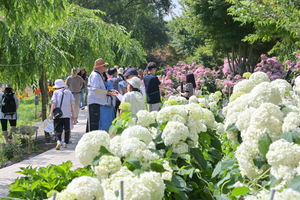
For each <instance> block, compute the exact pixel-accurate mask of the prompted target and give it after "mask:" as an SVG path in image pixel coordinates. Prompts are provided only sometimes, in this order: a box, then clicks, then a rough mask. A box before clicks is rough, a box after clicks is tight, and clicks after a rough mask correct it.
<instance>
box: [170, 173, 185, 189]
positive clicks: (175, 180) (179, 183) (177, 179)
mask: <svg viewBox="0 0 300 200" xmlns="http://www.w3.org/2000/svg"><path fill="white" fill-rule="evenodd" d="M172 182H173V183H174V184H175V185H176V186H177V187H181V188H185V187H186V182H185V181H184V180H183V178H181V177H180V176H177V175H174V176H172Z"/></svg>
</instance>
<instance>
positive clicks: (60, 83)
mask: <svg viewBox="0 0 300 200" xmlns="http://www.w3.org/2000/svg"><path fill="white" fill-rule="evenodd" d="M64 87H66V85H65V84H64V81H63V80H62V79H56V80H55V82H54V88H64Z"/></svg>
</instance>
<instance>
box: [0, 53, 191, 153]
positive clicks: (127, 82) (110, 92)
mask: <svg viewBox="0 0 300 200" xmlns="http://www.w3.org/2000/svg"><path fill="white" fill-rule="evenodd" d="M107 66H108V63H106V62H105V61H104V60H103V59H102V58H99V59H97V60H96V61H95V62H94V67H93V71H92V72H91V73H90V75H89V76H87V72H86V68H83V69H80V70H77V69H72V70H71V73H70V76H68V77H67V78H66V80H65V81H64V80H62V79H56V80H55V82H54V88H55V89H56V90H55V91H54V92H53V95H52V98H51V107H50V114H49V119H50V120H53V124H54V132H55V137H56V140H57V145H56V149H57V150H59V149H60V148H61V146H62V147H67V144H68V143H69V142H70V137H71V129H72V128H73V126H74V125H76V123H78V115H79V110H84V109H85V108H86V107H87V109H88V117H87V124H86V132H90V131H93V130H105V131H108V130H109V127H110V126H111V124H112V121H113V120H114V119H115V118H116V117H117V116H119V115H121V114H122V112H123V110H122V109H119V106H120V104H122V103H124V102H127V103H130V108H129V110H130V111H131V115H132V116H135V115H136V113H137V112H138V111H140V110H146V106H145V104H146V103H147V107H148V108H147V110H148V111H149V112H152V111H158V110H159V109H160V102H161V89H162V88H163V85H164V76H162V78H161V80H159V78H158V77H157V76H156V71H157V68H158V67H157V65H156V63H155V62H149V63H148V64H147V67H146V70H145V72H146V73H145V74H144V73H143V71H142V70H141V69H136V68H133V67H131V66H127V67H126V69H125V70H124V69H123V68H122V67H120V68H119V67H118V66H114V67H112V68H107ZM185 82H186V84H185V86H182V89H181V90H182V91H181V96H184V97H186V98H187V99H188V98H189V97H190V96H192V95H193V94H194V89H195V86H196V84H195V79H194V75H193V74H192V73H189V74H186V80H185ZM11 90H12V89H11V88H10V87H7V88H6V89H5V90H4V93H3V94H5V92H12V91H11ZM85 90H86V91H85ZM3 94H2V95H3ZM85 94H87V95H86V101H85ZM15 100H16V106H19V102H18V98H16V97H15ZM85 102H86V103H85ZM57 108H59V110H61V112H62V115H61V116H59V117H54V110H56V109H57ZM0 119H1V124H2V131H3V133H4V137H5V139H6V140H8V134H7V120H9V122H10V124H11V126H12V127H15V126H16V120H17V113H16V114H15V115H14V116H13V117H12V118H9V119H8V117H6V116H4V114H3V113H2V112H0Z"/></svg>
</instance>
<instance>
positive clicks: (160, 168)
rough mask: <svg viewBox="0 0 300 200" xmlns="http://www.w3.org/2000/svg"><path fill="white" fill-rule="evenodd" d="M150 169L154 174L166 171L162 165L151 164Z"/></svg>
mask: <svg viewBox="0 0 300 200" xmlns="http://www.w3.org/2000/svg"><path fill="white" fill-rule="evenodd" d="M150 168H151V170H152V171H155V172H165V171H167V170H165V168H164V167H163V165H161V164H159V163H151V164H150Z"/></svg>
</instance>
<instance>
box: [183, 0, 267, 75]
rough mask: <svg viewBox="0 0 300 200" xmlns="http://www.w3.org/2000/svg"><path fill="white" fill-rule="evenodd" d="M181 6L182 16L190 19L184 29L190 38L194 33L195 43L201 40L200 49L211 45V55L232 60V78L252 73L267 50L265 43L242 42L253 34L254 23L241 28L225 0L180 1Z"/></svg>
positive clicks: (186, 19)
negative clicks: (183, 10)
mask: <svg viewBox="0 0 300 200" xmlns="http://www.w3.org/2000/svg"><path fill="white" fill-rule="evenodd" d="M182 3H183V4H184V8H185V12H184V15H185V16H190V17H191V18H192V19H191V20H189V19H188V18H185V21H187V22H186V25H185V27H186V30H188V32H189V33H190V34H193V35H195V34H194V33H193V32H195V33H197V35H198V40H199V41H202V42H203V41H204V44H200V46H202V47H203V46H210V49H212V52H215V53H213V54H212V55H215V54H217V55H218V52H219V53H222V54H223V55H224V57H226V58H227V59H230V60H232V61H231V72H232V74H233V75H235V74H243V73H244V72H245V71H253V69H254V66H255V65H256V63H257V61H258V59H259V55H260V54H261V53H263V52H265V49H268V48H269V49H270V46H268V45H267V44H263V45H262V43H261V41H258V42H256V43H253V44H249V43H248V42H244V41H243V38H244V37H245V36H246V35H248V34H250V33H253V32H254V28H253V24H250V23H249V24H245V25H242V23H240V22H236V21H234V19H233V17H232V16H231V15H229V14H228V12H227V9H228V8H229V7H230V6H231V4H230V3H227V2H225V1H224V0H198V1H193V0H183V1H182ZM199 37H200V38H199ZM198 50H201V51H203V52H204V53H206V52H205V51H204V49H203V48H202V49H201V48H197V51H198ZM197 54H199V52H197ZM233 65H234V66H235V67H234V66H233Z"/></svg>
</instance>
